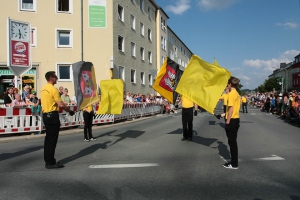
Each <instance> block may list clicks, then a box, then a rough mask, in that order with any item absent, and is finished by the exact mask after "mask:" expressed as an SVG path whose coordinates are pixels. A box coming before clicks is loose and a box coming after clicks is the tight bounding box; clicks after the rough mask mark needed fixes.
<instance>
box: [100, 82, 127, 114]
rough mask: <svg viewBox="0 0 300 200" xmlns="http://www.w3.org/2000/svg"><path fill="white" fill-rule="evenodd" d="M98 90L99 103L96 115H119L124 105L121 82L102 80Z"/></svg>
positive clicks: (122, 84)
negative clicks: (99, 95) (99, 94)
mask: <svg viewBox="0 0 300 200" xmlns="http://www.w3.org/2000/svg"><path fill="white" fill-rule="evenodd" d="M100 89H101V102H100V106H99V108H98V111H97V114H121V113H122V108H123V104H124V82H123V80H121V79H113V80H102V81H100Z"/></svg>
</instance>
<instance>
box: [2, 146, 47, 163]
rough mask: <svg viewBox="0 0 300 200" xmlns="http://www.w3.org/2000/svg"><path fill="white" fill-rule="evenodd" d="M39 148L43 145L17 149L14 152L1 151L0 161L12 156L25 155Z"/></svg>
mask: <svg viewBox="0 0 300 200" xmlns="http://www.w3.org/2000/svg"><path fill="white" fill-rule="evenodd" d="M41 149H44V146H38V147H31V148H29V149H24V150H22V151H18V152H14V153H2V154H0V161H2V160H7V159H10V158H14V157H17V156H22V155H25V154H28V153H32V152H34V151H38V150H41Z"/></svg>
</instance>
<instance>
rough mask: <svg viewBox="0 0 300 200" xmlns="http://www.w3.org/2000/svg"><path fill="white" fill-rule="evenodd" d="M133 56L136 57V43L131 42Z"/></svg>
mask: <svg viewBox="0 0 300 200" xmlns="http://www.w3.org/2000/svg"><path fill="white" fill-rule="evenodd" d="M131 56H132V57H135V43H133V42H131Z"/></svg>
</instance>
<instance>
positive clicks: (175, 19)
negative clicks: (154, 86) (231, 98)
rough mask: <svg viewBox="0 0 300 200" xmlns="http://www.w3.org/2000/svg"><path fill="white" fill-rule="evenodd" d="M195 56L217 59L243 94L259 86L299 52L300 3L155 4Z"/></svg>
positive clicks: (176, 0) (182, 0)
mask: <svg viewBox="0 0 300 200" xmlns="http://www.w3.org/2000/svg"><path fill="white" fill-rule="evenodd" d="M155 2H156V3H157V4H158V6H160V7H161V8H162V9H163V10H164V11H165V13H167V15H168V16H169V19H168V21H167V23H168V26H169V27H170V28H171V29H172V30H173V32H175V33H176V35H177V36H178V37H179V38H180V39H181V41H183V43H185V45H186V46H187V47H188V48H189V49H190V51H192V53H193V54H195V55H198V56H200V57H201V58H202V59H203V60H205V61H207V62H210V63H213V59H214V58H216V60H217V62H218V63H219V65H220V66H221V67H224V68H226V69H227V70H228V71H230V72H231V73H232V76H235V77H237V78H239V79H240V84H242V85H243V88H242V89H251V90H253V89H255V88H257V87H258V86H260V85H262V84H263V83H264V81H265V80H267V79H268V76H269V75H271V74H272V73H273V71H274V70H275V69H276V68H279V67H280V63H289V62H292V61H294V59H295V58H294V57H295V56H296V55H298V54H299V53H300V0H155Z"/></svg>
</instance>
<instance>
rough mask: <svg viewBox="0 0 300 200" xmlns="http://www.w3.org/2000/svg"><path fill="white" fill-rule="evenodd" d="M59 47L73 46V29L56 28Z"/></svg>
mask: <svg viewBox="0 0 300 200" xmlns="http://www.w3.org/2000/svg"><path fill="white" fill-rule="evenodd" d="M56 32H57V47H67V48H68V47H72V45H73V42H72V41H73V36H72V31H71V30H56Z"/></svg>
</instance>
